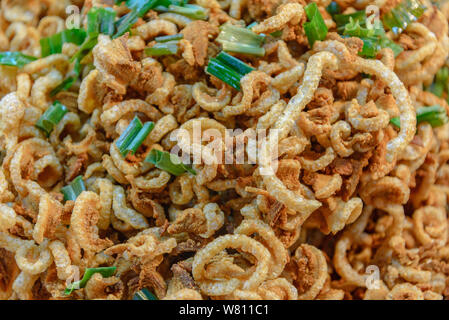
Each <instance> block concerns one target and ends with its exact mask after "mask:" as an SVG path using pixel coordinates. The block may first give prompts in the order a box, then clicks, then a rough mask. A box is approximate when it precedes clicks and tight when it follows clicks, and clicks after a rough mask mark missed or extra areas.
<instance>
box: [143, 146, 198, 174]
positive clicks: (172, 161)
mask: <svg viewBox="0 0 449 320" xmlns="http://www.w3.org/2000/svg"><path fill="white" fill-rule="evenodd" d="M145 161H146V162H149V163H152V164H154V165H155V166H156V168H158V169H161V170H164V171H167V172H168V173H170V174H172V175H174V176H180V175H181V174H183V173H185V172H190V173H191V174H193V175H196V171H195V170H194V169H192V168H190V167H189V166H187V165H185V164H183V163H182V161H181V159H180V158H179V157H178V156H177V155H175V154H171V153H169V152H166V151H160V150H156V149H153V150H151V151H150V154H149V155H148V156H147V158H146V159H145Z"/></svg>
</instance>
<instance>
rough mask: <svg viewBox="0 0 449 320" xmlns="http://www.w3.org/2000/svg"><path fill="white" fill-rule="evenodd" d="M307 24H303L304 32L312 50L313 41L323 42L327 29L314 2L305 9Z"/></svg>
mask: <svg viewBox="0 0 449 320" xmlns="http://www.w3.org/2000/svg"><path fill="white" fill-rule="evenodd" d="M305 12H306V15H307V20H308V22H306V23H304V26H303V27H304V31H305V33H306V36H307V40H309V45H310V47H311V48H312V47H313V45H314V43H315V41H318V40H324V39H326V36H327V27H326V24H325V23H324V19H323V16H322V15H321V13H320V10H319V9H318V6H317V4H316V3H315V2H312V3H310V4H309V5H307V6H306V7H305Z"/></svg>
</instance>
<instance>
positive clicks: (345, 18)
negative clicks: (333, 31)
mask: <svg viewBox="0 0 449 320" xmlns="http://www.w3.org/2000/svg"><path fill="white" fill-rule="evenodd" d="M333 18H334V20H335V22H336V23H337V28H338V31H339V32H341V31H343V29H344V27H345V26H346V25H347V24H348V23H349V22H350V20H351V19H352V20H353V21H354V22H356V21H360V22H365V21H366V13H365V11H356V12H354V13H350V14H336V15H334V17H333Z"/></svg>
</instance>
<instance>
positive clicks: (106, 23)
mask: <svg viewBox="0 0 449 320" xmlns="http://www.w3.org/2000/svg"><path fill="white" fill-rule="evenodd" d="M116 15H117V13H116V12H115V11H114V10H113V9H111V8H92V9H90V10H89V12H88V13H87V38H86V39H85V41H84V42H83V43H82V45H81V47H80V48H79V50H78V52H77V53H76V54H75V55H74V56H73V57H72V59H71V60H70V61H71V62H74V61H76V60H79V61H82V60H83V58H84V57H85V56H87V55H88V54H89V52H90V51H91V50H92V49H93V48H94V47H95V46H96V45H97V42H98V36H99V35H100V34H101V33H102V34H107V35H112V34H113V33H114V31H115V25H114V20H115V17H116Z"/></svg>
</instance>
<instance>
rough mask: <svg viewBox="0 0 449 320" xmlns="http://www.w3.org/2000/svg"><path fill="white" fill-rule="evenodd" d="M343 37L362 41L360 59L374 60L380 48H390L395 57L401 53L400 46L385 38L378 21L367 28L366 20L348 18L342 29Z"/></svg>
mask: <svg viewBox="0 0 449 320" xmlns="http://www.w3.org/2000/svg"><path fill="white" fill-rule="evenodd" d="M343 36H347V37H358V38H360V39H362V40H363V49H362V51H361V52H359V55H360V56H362V57H366V58H374V57H376V54H377V52H378V51H379V50H380V49H381V48H390V49H391V50H392V51H393V53H394V55H395V57H396V56H397V55H398V54H399V53H401V52H402V51H403V49H402V47H401V46H400V45H398V44H396V43H394V42H393V41H392V40H390V39H388V38H387V36H386V35H385V30H384V28H383V25H382V23H381V22H380V21H376V22H375V23H374V26H368V25H367V24H366V20H355V19H354V17H353V16H349V22H348V23H347V24H346V25H344V27H343Z"/></svg>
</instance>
